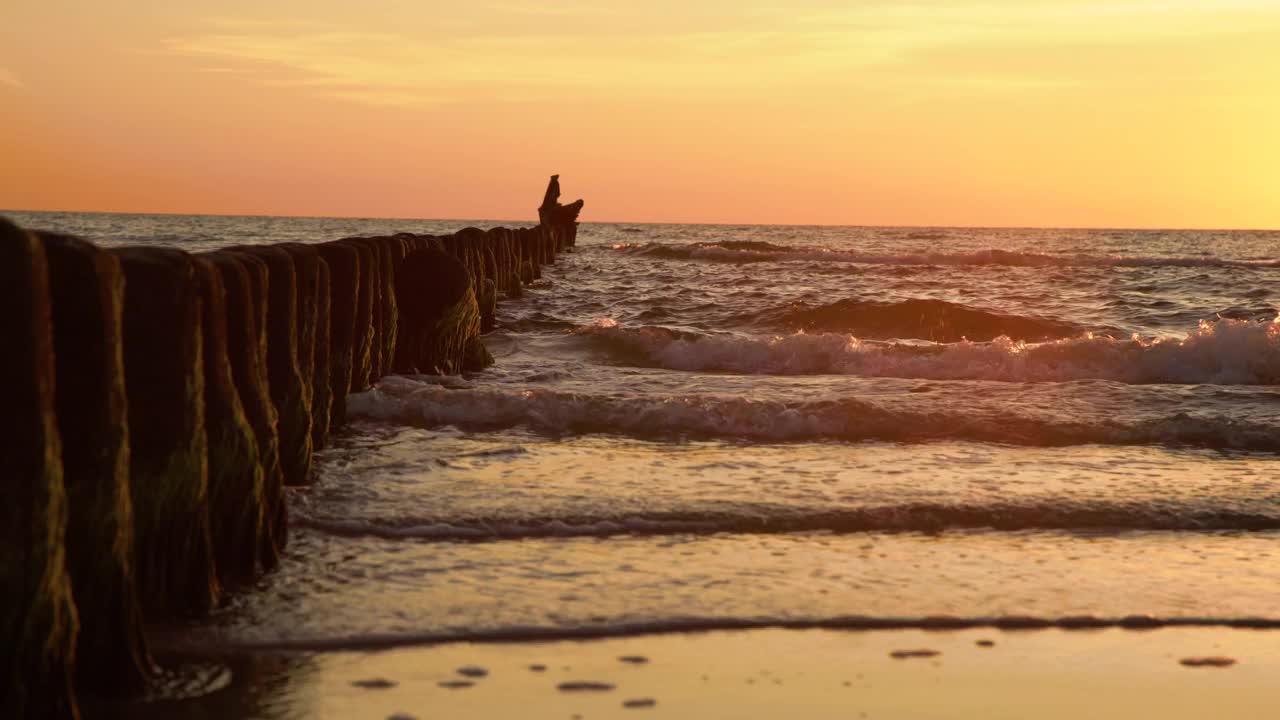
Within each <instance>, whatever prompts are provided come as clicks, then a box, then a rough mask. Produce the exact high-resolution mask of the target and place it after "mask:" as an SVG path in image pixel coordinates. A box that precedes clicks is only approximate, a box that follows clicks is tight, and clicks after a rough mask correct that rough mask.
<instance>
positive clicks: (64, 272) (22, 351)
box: [0, 218, 577, 718]
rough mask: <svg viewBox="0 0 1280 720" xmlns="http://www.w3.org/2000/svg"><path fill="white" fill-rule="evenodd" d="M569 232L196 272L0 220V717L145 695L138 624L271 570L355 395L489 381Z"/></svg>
mask: <svg viewBox="0 0 1280 720" xmlns="http://www.w3.org/2000/svg"><path fill="white" fill-rule="evenodd" d="M576 232H577V225H576V223H575V222H573V221H572V220H567V221H566V222H563V223H561V224H559V225H556V226H549V225H539V226H537V227H532V228H523V229H514V230H513V229H506V228H495V229H492V230H488V231H481V230H477V229H475V228H468V229H465V230H462V231H459V232H457V233H454V234H452V235H448V236H443V237H432V236H427V235H412V234H399V235H393V236H383V237H361V238H347V239H343V240H336V241H332V242H324V243H319V244H300V243H285V244H276V245H262V246H240V247H231V248H225V249H220V250H216V251H212V252H206V253H197V254H192V253H187V252H184V251H182V250H177V249H172V248H160V247H127V248H115V249H105V248H101V247H98V246H96V245H94V244H92V243H89V242H86V241H84V240H81V239H78V238H75V237H70V236H66V235H60V234H55V233H48V232H41V231H30V230H25V229H22V228H19V227H17V226H16V225H14V224H12V223H10V222H8V221H7V220H4V219H3V218H0V477H3V479H4V482H5V489H6V491H7V492H6V495H7V497H6V498H5V500H4V502H3V503H0V522H2V523H3V527H0V588H2V590H0V592H2V593H3V594H0V633H3V637H0V643H3V645H2V647H0V653H3V663H4V665H3V666H2V667H0V682H3V683H4V688H3V692H4V695H3V699H2V700H3V701H2V703H0V717H6V718H23V717H41V718H44V717H50V718H57V717H76V715H77V712H78V711H77V699H76V698H77V696H78V695H79V694H85V695H92V696H118V695H120V694H127V693H134V692H137V691H139V690H141V689H142V688H144V687H145V686H146V684H147V682H148V680H149V679H150V678H151V677H152V676H153V674H154V673H155V671H156V668H155V664H154V662H153V660H152V658H151V657H150V654H149V652H148V649H147V643H146V636H145V633H144V623H146V622H149V621H153V620H163V619H171V618H179V617H190V616H198V615H200V614H202V613H205V612H208V611H209V610H210V609H212V608H214V607H215V606H217V605H218V604H219V602H220V601H221V600H222V599H223V598H224V596H225V594H226V593H228V592H230V591H233V590H234V589H235V588H237V587H240V586H243V585H245V584H246V583H248V582H250V581H252V580H253V579H254V578H256V577H258V576H259V575H260V574H261V573H263V572H265V571H267V570H269V569H271V568H272V567H274V566H275V565H276V563H277V562H278V561H279V557H280V553H281V550H282V549H283V548H284V546H285V543H286V541H287V536H288V524H287V517H286V516H287V507H286V504H285V502H284V491H283V486H285V485H299V484H306V483H309V482H311V480H312V477H313V470H312V453H313V452H314V451H315V450H316V449H318V448H321V447H324V446H325V444H326V443H327V442H328V438H329V436H330V434H331V433H333V432H334V431H335V430H336V429H337V428H339V427H340V426H341V425H342V423H343V422H344V419H345V415H346V398H347V395H348V394H349V393H352V392H358V391H361V390H364V389H366V388H368V387H369V386H370V384H371V383H373V382H376V381H377V380H378V379H379V378H380V377H382V376H383V375H386V374H390V373H412V372H424V373H456V372H460V371H464V370H471V369H478V368H482V367H484V366H485V365H487V364H488V363H490V362H491V361H492V360H491V358H490V356H489V354H488V352H487V351H486V350H485V348H484V346H483V344H482V343H481V341H480V334H481V333H482V332H485V331H487V330H489V329H492V328H493V326H494V322H495V320H494V312H495V310H494V309H495V305H496V302H497V300H498V299H499V297H503V296H507V297H510V296H517V295H519V294H521V293H522V288H523V286H524V285H526V284H528V283H530V282H532V281H533V280H535V279H536V278H538V277H539V276H540V274H541V270H540V268H541V267H542V266H543V265H546V264H549V263H554V262H555V256H556V254H557V253H558V252H560V251H561V250H562V249H564V248H565V247H568V246H571V245H573V244H574V240H575V237H576Z"/></svg>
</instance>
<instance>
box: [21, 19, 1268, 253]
mask: <svg viewBox="0 0 1280 720" xmlns="http://www.w3.org/2000/svg"><path fill="white" fill-rule="evenodd" d="M0 14H2V15H3V18H4V20H3V22H0V208H8V209H21V210H78V211H118V212H165V213H218V214H268V215H320V216H356V217H411V218H412V217H418V218H468V219H502V220H521V219H532V218H534V217H535V216H536V214H535V211H534V208H535V207H536V206H537V205H538V204H539V203H540V201H541V199H542V191H543V188H544V187H545V184H546V179H547V176H548V175H549V174H551V173H559V174H560V175H561V185H562V187H563V190H564V197H562V200H564V201H568V200H572V199H575V198H578V197H583V198H585V200H586V209H585V210H584V212H583V215H582V219H583V220H587V221H590V220H596V221H634V222H642V221H650V222H729V223H785V224H791V223H795V224H867V225H879V224H894V225H987V226H989V225H1012V226H1055V227H1064V226H1072V227H1210V228H1227V227H1235V228H1273V229H1274V228H1280V170H1278V169H1280V130H1278V128H1280V91H1278V90H1277V88H1278V87H1280V40H1277V38H1280V0H1116V1H1114V2H1102V1H1101V0H914V1H903V2H890V1H888V0H844V2H834V1H828V0H789V2H788V3H785V4H783V3H778V2H763V1H761V0H699V1H698V2H690V1H689V0H645V1H644V2H586V1H584V0H570V1H568V2H555V3H546V4H545V5H542V6H538V4H536V3H530V2H516V1H515V0H502V1H499V2H490V1H488V0H468V1H467V2H457V0H450V2H434V1H432V0H364V1H362V2H359V3H354V2H350V1H349V0H341V1H340V0H305V1H304V0H275V1H273V0H254V1H252V2H249V1H247V0H222V1H220V2H211V1H208V0H184V1H183V2H180V3H175V2H160V1H159V0H145V1H144V0H110V1H104V0H94V1H92V2H89V1H83V2H73V1H71V0H4V8H3V11H2V13H0Z"/></svg>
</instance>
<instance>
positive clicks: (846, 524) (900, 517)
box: [290, 501, 1280, 542]
mask: <svg viewBox="0 0 1280 720" xmlns="http://www.w3.org/2000/svg"><path fill="white" fill-rule="evenodd" d="M290 523H291V524H293V525H294V526H296V527H305V528H309V529H313V530H319V531H322V532H324V533H327V534H330V535H339V536H347V537H364V536H371V537H379V538H383V539H388V540H401V539H406V538H412V539H422V540H433V541H462V542H487V541H495V540H524V539H531V538H548V537H612V536H617V535H712V534H717V533H733V534H752V535H760V534H769V535H774V534H789V533H831V534H848V533H867V532H877V533H884V532H914V533H938V532H944V531H948V530H979V529H980V530H999V531H1004V532H1018V531H1032V530H1035V531H1074V532H1087V533H1090V534H1096V533H1101V532H1143V531H1148V532H1154V531H1166V532H1167V531H1177V532H1217V531H1234V532H1264V531H1276V530H1280V513H1273V514H1267V513H1261V512H1254V513H1251V512H1242V511H1238V510H1223V509H1206V508H1203V507H1198V506H1190V505H1187V506H1183V507H1179V506H1178V505H1177V504H1175V503H1159V504H1154V503H1138V502H1126V503H1091V504H1080V503H1071V502H1067V501H1052V502H1048V501H1045V502H1027V503H1021V504H1017V503H1008V504H995V505H990V504H985V505H963V504H950V505H948V504H939V503H915V504H906V505H886V506H879V507H877V506H868V507H847V508H839V509H831V508H823V509H803V508H789V507H785V506H778V507H772V506H756V505H752V506H746V507H741V508H728V509H725V510H723V511H714V512H708V511H692V512H680V511H671V512H661V511H646V512H642V513H635V514H630V515H616V516H612V515H611V516H605V517H599V516H576V517H575V516H565V517H545V518H527V517H476V518H451V519H449V520H448V521H441V520H436V519H431V520H421V521H414V520H412V519H399V520H397V521H395V522H386V521H367V520H359V519H351V518H347V517H315V516H306V515H301V514H299V515H296V516H295V517H293V518H291V520H290Z"/></svg>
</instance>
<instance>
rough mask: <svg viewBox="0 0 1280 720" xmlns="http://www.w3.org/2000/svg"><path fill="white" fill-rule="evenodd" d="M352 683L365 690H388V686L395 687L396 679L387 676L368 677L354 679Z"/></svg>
mask: <svg viewBox="0 0 1280 720" xmlns="http://www.w3.org/2000/svg"><path fill="white" fill-rule="evenodd" d="M351 684H352V685H354V686H355V687H358V688H364V689H365V690H386V689H387V688H393V687H395V686H396V681H395V680H388V679H386V678H368V679H366V680H352V681H351Z"/></svg>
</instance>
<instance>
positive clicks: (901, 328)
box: [761, 299, 1084, 343]
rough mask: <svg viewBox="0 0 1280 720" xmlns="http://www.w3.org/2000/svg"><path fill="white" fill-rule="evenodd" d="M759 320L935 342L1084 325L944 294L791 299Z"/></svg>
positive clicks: (1066, 330)
mask: <svg viewBox="0 0 1280 720" xmlns="http://www.w3.org/2000/svg"><path fill="white" fill-rule="evenodd" d="M761 319H762V320H766V321H769V322H772V323H773V324H776V325H781V326H783V327H788V328H792V329H795V330H804V331H807V332H812V331H815V330H816V331H819V332H832V331H838V332H848V333H853V334H855V335H858V336H860V337H865V338H919V339H922V340H932V341H934V342H944V343H949V342H957V341H960V340H965V339H968V340H979V341H987V340H994V339H996V338H998V337H1001V336H1004V337H1009V338H1012V339H1014V340H1026V341H1042V340H1053V339H1059V338H1066V337H1072V336H1075V335H1079V334H1080V333H1081V332H1083V330H1084V328H1082V327H1081V326H1079V325H1076V324H1075V323H1070V322H1062V321H1058V320H1048V319H1044V318H1036V317H1024V316H1021V315H1007V314H1004V313H998V312H993V311H991V310H983V309H981V308H973V307H968V306H965V305H959V304H956V303H949V302H947V301H945V300H933V299H912V300H902V301H898V302H882V301H876V300H840V301H837V302H834V303H830V304H827V305H808V304H806V303H793V304H791V305H789V306H787V307H786V308H783V309H780V310H774V311H770V312H767V313H763V314H762V317H761Z"/></svg>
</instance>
